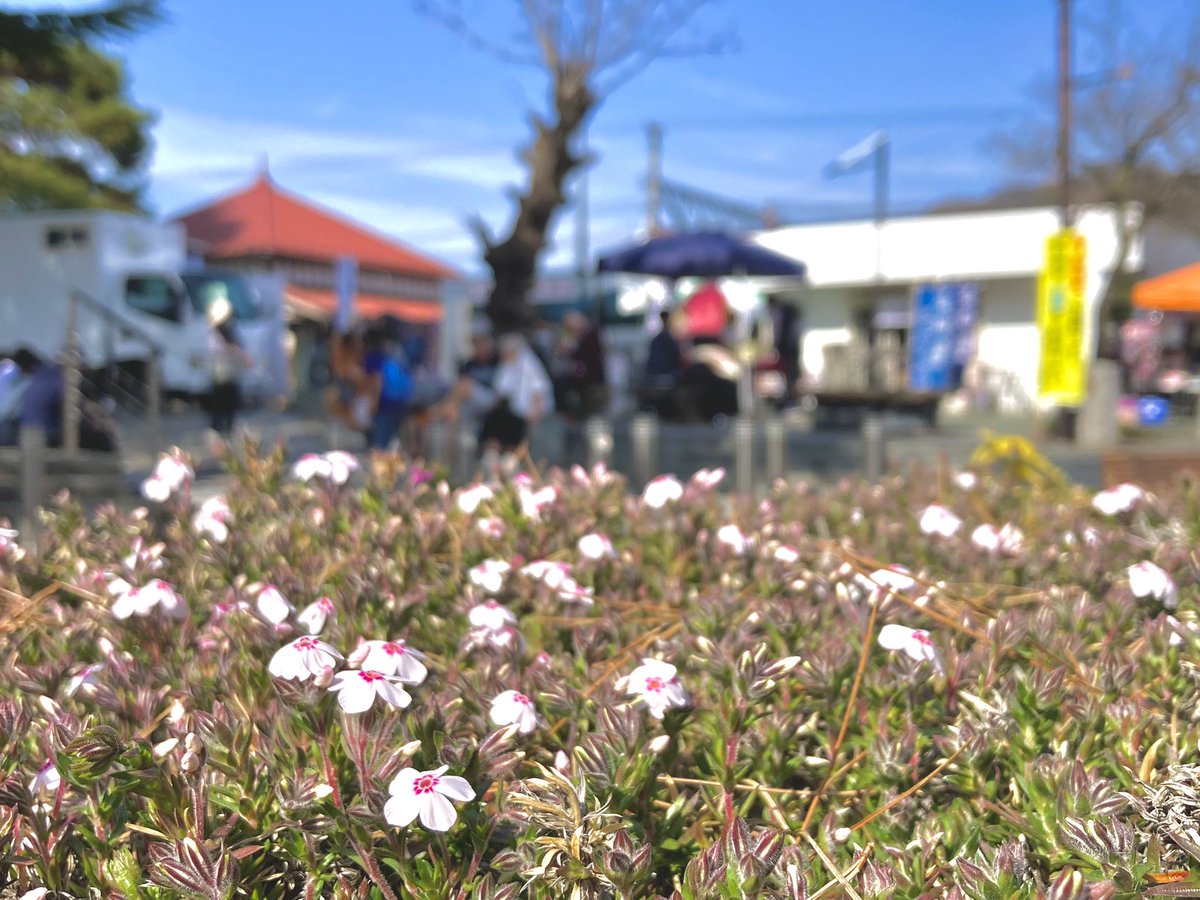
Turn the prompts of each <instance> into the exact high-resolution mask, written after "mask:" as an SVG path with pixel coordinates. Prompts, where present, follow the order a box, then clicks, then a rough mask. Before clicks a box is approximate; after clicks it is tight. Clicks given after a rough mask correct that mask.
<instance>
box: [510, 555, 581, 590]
mask: <svg viewBox="0 0 1200 900" xmlns="http://www.w3.org/2000/svg"><path fill="white" fill-rule="evenodd" d="M521 574H522V575H524V576H525V577H526V578H532V579H534V580H535V581H540V582H542V583H543V584H544V585H546V587H548V588H551V589H557V588H558V587H559V586H560V585H561V584H562V583H563V582H564V581H566V580H567V579H568V578H570V577H571V566H570V565H569V564H567V563H565V562H556V561H554V560H549V559H535V560H534V561H533V562H530V563H526V564H525V565H523V566H521Z"/></svg>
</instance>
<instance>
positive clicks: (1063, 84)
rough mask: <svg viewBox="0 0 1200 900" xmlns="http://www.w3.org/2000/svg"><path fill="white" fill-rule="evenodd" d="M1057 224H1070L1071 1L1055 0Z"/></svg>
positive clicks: (1066, 225) (1068, 226)
mask: <svg viewBox="0 0 1200 900" xmlns="http://www.w3.org/2000/svg"><path fill="white" fill-rule="evenodd" d="M1057 157H1058V224H1059V227H1060V228H1064V229H1066V228H1070V227H1071V0H1058V153H1057Z"/></svg>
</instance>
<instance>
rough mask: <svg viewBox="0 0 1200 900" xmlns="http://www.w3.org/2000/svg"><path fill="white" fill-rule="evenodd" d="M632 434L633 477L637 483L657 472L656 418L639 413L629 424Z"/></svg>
mask: <svg viewBox="0 0 1200 900" xmlns="http://www.w3.org/2000/svg"><path fill="white" fill-rule="evenodd" d="M630 432H631V433H632V435H633V477H634V481H635V483H637V484H645V483H646V482H647V481H649V480H650V479H651V478H653V477H654V476H655V475H656V474H657V471H656V470H657V469H658V419H657V418H655V417H654V416H650V415H646V414H644V413H639V414H638V415H636V416H634V417H633V422H632V424H631V425H630Z"/></svg>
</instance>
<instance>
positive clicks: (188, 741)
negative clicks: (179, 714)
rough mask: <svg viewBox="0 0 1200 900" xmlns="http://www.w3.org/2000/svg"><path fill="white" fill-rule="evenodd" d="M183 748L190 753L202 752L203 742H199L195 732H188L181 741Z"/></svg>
mask: <svg viewBox="0 0 1200 900" xmlns="http://www.w3.org/2000/svg"><path fill="white" fill-rule="evenodd" d="M183 746H184V749H186V750H188V751H189V752H191V753H203V752H204V742H203V741H201V740H200V738H198V737H196V732H194V731H189V732H188V733H187V736H186V737H185V738H184V739H183Z"/></svg>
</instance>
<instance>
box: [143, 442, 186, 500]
mask: <svg viewBox="0 0 1200 900" xmlns="http://www.w3.org/2000/svg"><path fill="white" fill-rule="evenodd" d="M195 477H196V473H195V472H193V471H192V467H191V466H189V465H188V464H187V463H186V462H184V461H183V459H181V458H180V457H179V456H176V455H175V454H173V453H167V454H164V455H163V456H161V457H159V460H158V463H157V464H156V465H155V467H154V471H153V472H152V473H151V474H150V477H149V478H147V479H146V480H145V481H143V482H142V495H143V496H144V497H145V498H146V499H147V500H152V501H154V502H155V503H165V502H166V501H167V500H168V499H169V498H170V496H171V495H172V494H173V493H175V492H176V491H177V490H179V489H180V488H182V487H183V486H184V485H186V484H188V483H190V482H191V481H192V479H193V478H195Z"/></svg>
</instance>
